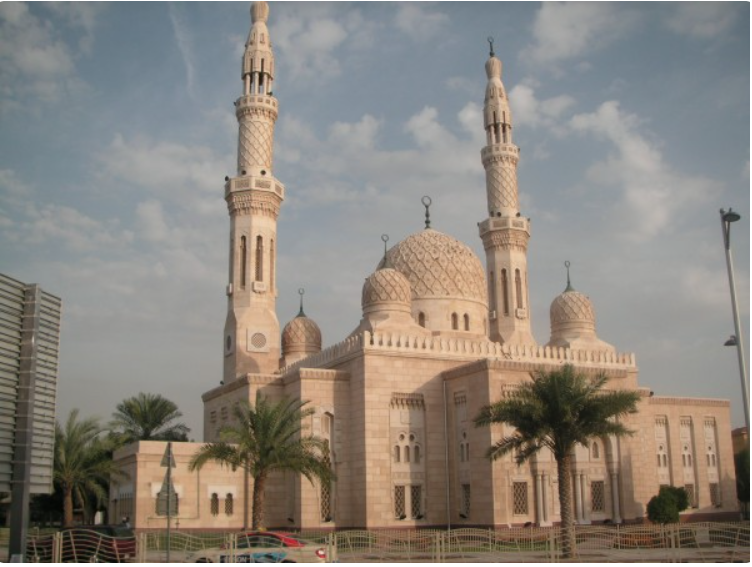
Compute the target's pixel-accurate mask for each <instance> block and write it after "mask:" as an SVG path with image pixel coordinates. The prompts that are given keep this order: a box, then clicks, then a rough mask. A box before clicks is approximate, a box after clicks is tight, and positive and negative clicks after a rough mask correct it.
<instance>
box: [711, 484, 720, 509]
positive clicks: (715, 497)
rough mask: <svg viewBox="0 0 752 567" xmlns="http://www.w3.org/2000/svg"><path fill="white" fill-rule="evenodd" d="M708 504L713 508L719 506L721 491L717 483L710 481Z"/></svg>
mask: <svg viewBox="0 0 752 567" xmlns="http://www.w3.org/2000/svg"><path fill="white" fill-rule="evenodd" d="M710 505H711V506H713V507H714V508H720V507H721V492H720V490H718V483H717V482H711V483H710Z"/></svg>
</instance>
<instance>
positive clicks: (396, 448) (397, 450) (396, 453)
mask: <svg viewBox="0 0 752 567" xmlns="http://www.w3.org/2000/svg"><path fill="white" fill-rule="evenodd" d="M394 462H395V463H399V462H400V446H399V445H395V446H394Z"/></svg>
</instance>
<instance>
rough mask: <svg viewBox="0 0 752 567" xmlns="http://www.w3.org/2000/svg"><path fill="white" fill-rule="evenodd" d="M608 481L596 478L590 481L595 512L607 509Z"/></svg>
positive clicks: (591, 498)
mask: <svg viewBox="0 0 752 567" xmlns="http://www.w3.org/2000/svg"><path fill="white" fill-rule="evenodd" d="M605 493H606V483H605V482H604V481H602V480H595V481H593V482H591V483H590V503H591V506H592V511H593V512H605V511H606V494H605Z"/></svg>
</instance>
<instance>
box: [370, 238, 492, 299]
mask: <svg viewBox="0 0 752 567" xmlns="http://www.w3.org/2000/svg"><path fill="white" fill-rule="evenodd" d="M387 259H388V261H389V266H390V267H392V268H394V269H396V270H399V271H400V272H402V273H403V274H404V275H405V277H406V278H407V280H408V281H409V282H410V287H411V289H412V294H413V299H414V300H415V299H429V298H458V299H459V298H462V299H469V300H474V301H478V302H480V303H482V304H484V305H488V295H487V290H486V276H485V271H484V269H483V265H482V264H481V262H480V260H479V259H478V257H477V256H476V255H475V253H474V252H473V251H472V250H471V249H470V248H469V247H468V246H466V245H465V244H463V243H462V242H460V241H459V240H457V239H455V238H452V237H451V236H448V235H446V234H444V233H441V232H438V231H436V230H433V229H430V228H427V229H425V230H422V231H421V232H418V233H415V234H412V235H410V236H408V237H407V238H405V239H404V240H403V241H402V242H399V243H398V244H396V245H394V246H393V247H392V248H391V249H390V250H389V251H388V252H387ZM383 265H384V261H383V260H382V261H381V263H380V264H379V267H382V266H383Z"/></svg>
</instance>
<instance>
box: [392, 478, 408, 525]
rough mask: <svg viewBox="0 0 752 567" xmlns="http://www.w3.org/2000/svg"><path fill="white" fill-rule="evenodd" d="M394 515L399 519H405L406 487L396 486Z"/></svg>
mask: <svg viewBox="0 0 752 567" xmlns="http://www.w3.org/2000/svg"><path fill="white" fill-rule="evenodd" d="M394 517H395V518H397V519H398V520H404V519H405V517H406V516H405V487H404V486H395V487H394Z"/></svg>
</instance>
